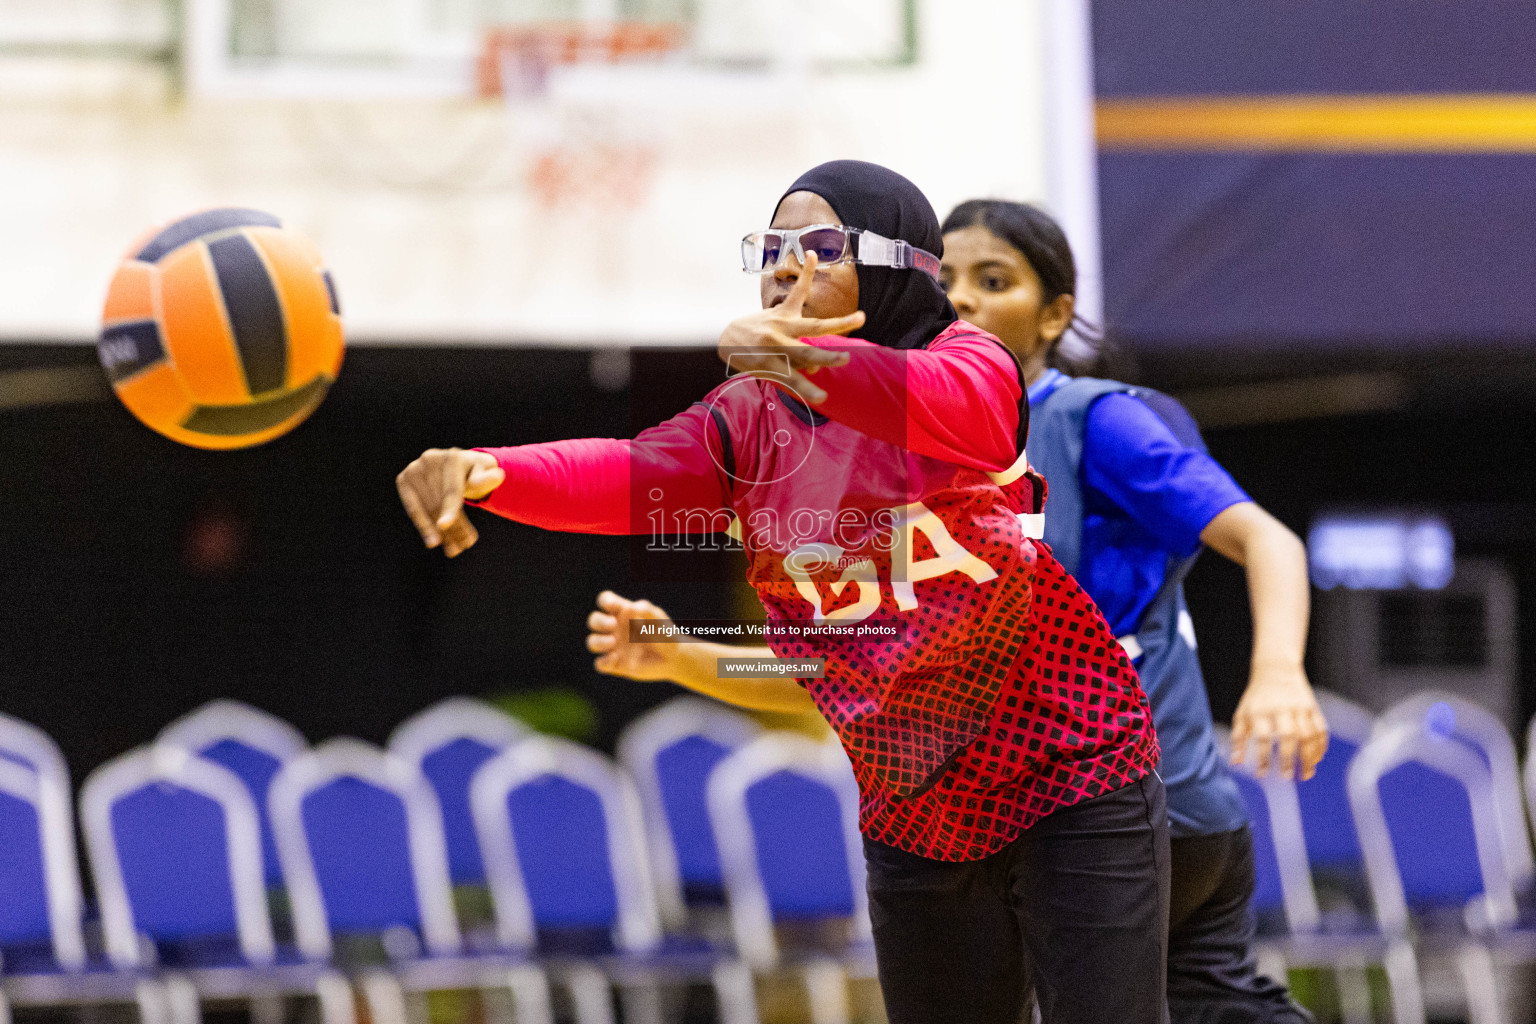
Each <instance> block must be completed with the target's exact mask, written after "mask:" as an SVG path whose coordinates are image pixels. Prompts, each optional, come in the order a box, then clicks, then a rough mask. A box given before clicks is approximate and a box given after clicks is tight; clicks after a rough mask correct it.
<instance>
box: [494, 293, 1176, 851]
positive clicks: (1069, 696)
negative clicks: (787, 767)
mask: <svg viewBox="0 0 1536 1024" xmlns="http://www.w3.org/2000/svg"><path fill="white" fill-rule="evenodd" d="M810 340H811V341H812V343H813V344H818V345H828V346H836V347H839V348H843V347H846V348H847V349H848V350H849V352H850V355H851V358H850V360H849V362H848V364H847V365H845V366H842V367H836V368H830V367H829V368H823V369H821V370H819V371H817V373H816V374H815V376H814V378H813V379H814V381H815V383H816V384H817V385H818V386H819V387H821V388H822V389H823V390H824V391H825V392H826V394H827V399H826V401H825V402H823V403H822V404H821V405H820V406H817V407H816V408H815V409H814V410H812V409H810V408H808V407H806V406H804V405H803V404H802V403H800V402H799V400H798V399H797V398H796V397H795V396H793V395H791V394H790V393H788V392H786V391H785V390H783V389H780V388H779V387H778V386H776V385H774V384H772V383H769V382H766V381H763V380H761V379H757V378H751V377H734V378H731V379H729V380H727V382H726V383H725V384H722V385H721V386H720V387H719V388H716V389H715V390H714V391H713V392H711V393H710V394H709V395H708V396H706V398H705V399H704V400H703V401H702V402H700V403H698V404H696V405H694V406H692V407H691V408H689V409H688V410H686V411H684V412H683V413H681V414H679V415H678V416H675V417H673V418H672V419H671V420H668V421H667V422H666V423H663V424H661V425H659V426H656V427H652V428H651V429H649V430H646V431H643V432H642V433H641V434H640V435H639V436H638V437H636V438H635V439H634V440H633V441H622V440H581V441H561V442H555V443H552V444H539V445H528V446H523V447H518V448H500V449H485V450H487V451H490V452H492V453H493V454H494V455H495V456H496V458H497V461H498V463H499V464H500V465H501V467H502V469H503V470H504V471H505V472H506V474H507V479H506V481H505V482H504V483H503V484H502V485H501V486H500V487H498V488H497V490H496V491H495V492H494V493H493V494H492V495H491V496H490V497H489V498H488V499H486V501H485V502H484V506H485V507H486V508H489V509H490V510H492V511H494V512H497V513H499V514H501V515H504V516H507V517H509V518H512V519H516V520H519V521H521V522H525V523H531V524H533V525H536V526H541V527H545V528H548V529H557V530H577V531H583V532H594V533H642V534H645V533H655V532H657V531H658V530H665V531H666V532H667V533H668V534H671V535H676V534H681V533H687V532H696V531H700V530H718V529H722V528H723V527H724V525H725V523H726V522H727V521H729V520H730V519H731V518H733V517H734V518H736V519H738V520H739V521H740V522H739V525H740V526H741V527H742V531H741V532H742V535H743V541H744V544H745V547H746V550H747V554H748V556H749V559H750V569H749V579H750V581H751V582H752V584H753V586H754V587H756V589H757V591H758V594H759V597H760V598H761V599H762V601H763V604H764V607H765V608H766V609H767V611H768V616H769V622H770V625H777V626H780V627H795V626H796V625H797V624H809V623H814V624H825V623H837V624H839V625H841V624H856V625H859V624H861V625H862V626H866V627H871V628H870V633H871V635H880V636H884V637H886V639H878V640H877V639H867V638H865V639H853V640H829V639H825V638H812V639H803V640H801V639H785V638H784V636H785V635H792V634H793V630H792V628H791V629H790V630H789V632H788V633H787V634H780V638H779V639H776V640H775V639H771V640H770V642H771V645H772V646H773V647H774V649H775V651H776V652H777V653H778V654H780V655H781V656H785V657H818V656H819V657H825V658H826V675H825V677H823V678H818V679H806V680H802V682H803V683H804V684H805V685H806V687H807V689H808V690H809V691H810V693H811V696H812V697H813V698H814V699H815V701H816V703H817V706H818V708H820V710H821V711H822V713H823V715H824V716H825V717H826V718H827V720H828V722H829V723H830V724H831V725H832V726H833V728H834V729H835V730H837V732H838V735H839V737H840V738H841V739H842V742H843V745H844V747H845V749H847V750H848V752H849V755H850V758H851V760H852V762H853V765H854V771H855V774H856V775H857V777H858V780H859V784H860V792H861V795H862V800H861V824H862V826H863V828H864V830H865V833H866V834H868V835H870V836H871V837H872V838H875V839H878V840H881V841H883V842H887V843H890V844H892V845H895V846H898V847H900V848H902V849H906V850H909V851H910V852H913V853H918V854H920V855H923V856H928V857H934V858H938V859H945V860H968V859H974V858H977V857H981V856H985V855H987V854H989V853H992V852H994V851H995V850H997V849H999V848H1000V847H1001V846H1002V845H1004V844H1005V843H1006V842H1007V841H1008V840H1009V839H1011V838H1012V837H1013V836H1015V835H1017V834H1018V832H1019V831H1020V830H1022V829H1023V828H1026V827H1028V825H1029V824H1031V823H1032V822H1033V821H1035V820H1036V819H1038V818H1039V817H1040V816H1042V815H1044V814H1048V813H1050V811H1052V810H1054V809H1056V808H1057V807H1061V806H1066V805H1069V804H1072V803H1076V802H1078V801H1080V800H1084V799H1088V798H1090V797H1093V796H1097V795H1099V794H1100V793H1104V792H1107V791H1109V790H1111V789H1115V788H1119V787H1120V786H1122V785H1125V784H1127V783H1129V782H1131V781H1134V780H1135V779H1137V778H1139V777H1140V776H1141V775H1142V774H1144V773H1145V772H1146V771H1148V770H1150V769H1151V767H1152V766H1153V765H1154V764H1155V763H1156V760H1157V744H1156V740H1155V738H1154V737H1153V734H1152V731H1151V718H1150V714H1149V713H1148V711H1147V706H1146V700H1145V697H1144V696H1143V695H1142V693H1141V690H1140V688H1139V687H1138V686H1137V684H1136V677H1135V672H1134V670H1133V669H1132V668H1131V666H1130V663H1129V662H1128V661H1127V660H1126V659H1125V657H1124V655H1123V653H1122V652H1121V650H1120V647H1119V645H1118V644H1116V643H1115V641H1114V638H1113V636H1111V635H1110V633H1109V630H1108V629H1107V627H1105V625H1104V623H1103V619H1102V617H1101V616H1099V614H1098V611H1097V609H1095V608H1094V607H1093V605H1092V603H1091V602H1090V601H1089V600H1088V599H1087V597H1086V595H1084V594H1083V593H1082V591H1081V589H1080V588H1078V587H1077V585H1076V583H1075V581H1073V580H1072V579H1071V577H1070V576H1067V575H1066V574H1065V573H1064V572H1062V571H1061V569H1060V566H1059V565H1057V563H1056V562H1055V560H1054V559H1053V558H1051V556H1050V554H1049V549H1048V548H1045V547H1044V546H1043V545H1042V544H1039V543H1038V541H1036V540H1033V539H1031V538H1032V537H1036V536H1038V534H1032V533H1029V532H1028V528H1027V525H1026V524H1027V519H1026V520H1021V519H1020V518H1019V514H1020V513H1025V514H1026V515H1027V514H1030V513H1038V512H1039V511H1040V507H1041V502H1042V501H1043V496H1044V494H1043V491H1044V489H1043V483H1040V482H1039V479H1038V477H1034V476H1033V475H1032V474H1025V472H1024V464H1023V456H1022V452H1023V442H1024V433H1025V431H1024V430H1022V429H1021V424H1020V420H1021V418H1022V417H1027V406H1026V405H1025V403H1024V402H1023V401H1022V399H1023V390H1022V382H1021V379H1020V373H1019V370H1018V367H1017V364H1016V363H1015V362H1014V361H1013V358H1012V356H1011V355H1010V354H1009V353H1008V352H1007V350H1006V349H1004V348H1003V347H1002V345H1001V343H1000V342H998V341H997V339H995V338H993V337H991V336H990V335H986V334H983V333H982V332H980V331H978V330H977V329H976V328H974V327H972V326H971V325H969V324H965V323H963V322H962V323H957V324H955V325H953V326H952V327H951V328H950V329H948V330H946V331H945V332H944V333H943V334H941V335H940V336H939V337H938V338H937V339H935V341H934V342H933V343H932V344H931V345H929V346H928V347H927V348H926V349H923V350H916V351H896V350H890V349H884V348H880V347H877V346H874V345H870V344H868V343H864V342H857V341H850V340H848V339H844V338H822V339H810ZM874 627H880V629H883V630H885V632H883V633H882V632H880V630H879V629H875V628H874Z"/></svg>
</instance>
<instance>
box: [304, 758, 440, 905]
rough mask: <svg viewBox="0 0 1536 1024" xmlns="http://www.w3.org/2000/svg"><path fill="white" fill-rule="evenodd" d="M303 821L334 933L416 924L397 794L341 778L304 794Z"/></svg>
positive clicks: (407, 843) (413, 887)
mask: <svg viewBox="0 0 1536 1024" xmlns="http://www.w3.org/2000/svg"><path fill="white" fill-rule="evenodd" d="M303 822H304V832H305V835H306V836H307V837H308V839H309V849H310V854H311V856H312V857H313V859H314V865H315V875H316V878H317V880H318V882H319V885H320V891H321V893H322V895H323V898H324V902H325V909H326V916H327V918H328V919H329V921H330V926H331V929H332V930H333V931H336V932H378V931H382V930H384V929H386V928H390V927H393V926H396V925H404V926H407V927H412V928H416V927H419V926H420V924H421V917H420V909H419V905H418V902H417V899H416V883H415V880H414V878H413V876H412V873H411V846H410V838H409V833H408V830H407V827H406V813H405V806H404V804H403V803H402V802H401V800H400V798H399V797H398V796H396V795H395V794H394V793H391V792H389V791H388V790H386V789H383V788H382V787H379V786H375V785H373V784H372V783H369V782H365V781H363V780H362V779H358V778H354V777H352V776H343V777H341V778H337V779H334V780H332V781H331V782H329V783H327V784H325V785H323V786H320V787H319V788H317V789H315V790H314V791H313V792H311V793H309V794H308V795H306V796H305V797H304V801H303Z"/></svg>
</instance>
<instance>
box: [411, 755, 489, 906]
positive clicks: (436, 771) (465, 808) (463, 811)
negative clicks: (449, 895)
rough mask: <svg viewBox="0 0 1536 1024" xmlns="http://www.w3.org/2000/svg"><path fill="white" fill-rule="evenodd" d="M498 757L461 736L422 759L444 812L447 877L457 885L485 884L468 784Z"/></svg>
mask: <svg viewBox="0 0 1536 1024" xmlns="http://www.w3.org/2000/svg"><path fill="white" fill-rule="evenodd" d="M498 753H500V750H499V748H497V747H493V746H491V745H490V744H489V743H485V742H482V741H481V740H477V739H474V738H472V737H469V736H461V737H459V738H458V739H455V740H452V741H450V742H448V743H445V744H444V745H443V746H441V747H438V748H437V749H436V750H434V751H432V752H431V753H430V754H428V755H427V756H426V757H424V758H422V759H421V771H422V774H424V775H425V776H426V777H427V781H428V782H430V783H432V788H433V790H435V791H436V793H437V802H438V804H439V805H440V806H441V807H442V810H443V833H444V837H445V838H446V839H447V842H448V873H449V875H450V876H451V877H452V879H453V881H454V882H455V883H458V884H461V885H463V884H475V883H479V882H484V881H485V865H484V863H482V862H481V860H480V842H479V840H478V839H477V838H476V836H475V819H474V815H473V814H472V813H471V812H470V809H469V783H470V780H471V779H472V778H474V775H475V772H477V771H479V770H480V766H481V765H483V764H485V762H487V761H489V760H490V759H491V758H493V757H495V756H496V755H497V754H498Z"/></svg>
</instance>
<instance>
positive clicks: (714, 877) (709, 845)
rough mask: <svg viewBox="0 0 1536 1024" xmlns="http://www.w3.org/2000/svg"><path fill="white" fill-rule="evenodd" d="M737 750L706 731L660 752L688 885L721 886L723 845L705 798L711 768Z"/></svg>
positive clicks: (664, 793)
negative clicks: (710, 817)
mask: <svg viewBox="0 0 1536 1024" xmlns="http://www.w3.org/2000/svg"><path fill="white" fill-rule="evenodd" d="M730 752H731V750H730V748H729V747H727V746H725V745H724V744H722V743H716V742H715V741H714V740H711V739H709V738H707V737H705V736H685V737H683V738H682V739H681V740H679V741H677V742H676V743H673V744H671V745H670V746H668V747H665V748H664V749H662V750H661V751H660V752H659V753H657V755H656V777H657V781H658V782H659V783H660V786H661V801H662V806H663V807H664V808H665V810H666V815H667V828H668V829H669V831H670V833H671V836H672V844H673V847H674V848H675V849H676V851H677V868H678V874H679V875H680V876H681V877H682V880H683V882H684V884H685V885H688V886H691V887H699V888H703V889H718V888H719V886H720V885H721V878H720V851H719V849H718V847H717V846H716V845H715V830H714V826H713V825H712V824H710V820H709V805H708V801H707V800H706V799H705V792H706V787H707V784H708V782H709V773H710V772H711V771H713V770H714V768H715V765H717V764H719V763H720V761H721V760H722V759H723V758H724V757H725V756H726V755H727V754H729V753H730Z"/></svg>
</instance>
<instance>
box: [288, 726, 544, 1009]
mask: <svg viewBox="0 0 1536 1024" xmlns="http://www.w3.org/2000/svg"><path fill="white" fill-rule="evenodd" d="M269 803H270V807H269V810H270V813H271V817H272V824H273V828H274V830H275V832H276V835H277V848H278V854H279V856H280V857H281V858H282V862H283V871H284V874H285V876H286V878H287V882H288V892H289V896H290V898H291V900H292V902H293V915H294V929H295V933H296V936H297V941H298V945H299V949H300V951H301V952H302V954H303V955H304V956H305V957H306V958H308V959H309V960H310V961H312V962H315V963H331V962H333V961H335V960H336V959H338V958H340V959H343V960H345V959H346V958H347V957H346V954H345V952H344V951H338V949H337V940H338V939H342V940H354V939H360V940H364V941H367V942H376V943H377V944H378V945H379V946H380V947H381V948H382V950H383V952H384V954H385V957H386V959H387V963H386V964H383V965H377V964H360V965H358V967H359V984H360V987H361V988H362V991H363V995H364V998H365V999H366V1000H367V1002H368V1005H369V1008H370V1012H371V1013H372V1014H373V1016H374V1019H375V1020H377V1021H383V1022H387V1024H396V1022H401V1021H404V1020H405V992H407V991H412V992H425V991H437V990H444V989H470V988H491V987H505V988H506V989H508V990H510V992H511V993H512V995H513V998H514V1000H515V1002H516V1007H517V1014H518V1019H519V1021H520V1022H532V1024H548V1022H550V1021H552V1019H553V1012H552V1008H551V1004H550V999H549V988H548V984H547V981H546V979H545V976H544V973H543V972H542V971H541V970H540V969H538V968H537V967H535V966H534V965H532V964H530V963H528V962H527V961H526V960H525V959H523V958H518V957H476V956H464V955H463V943H462V940H461V937H460V934H459V926H458V920H457V916H456V915H455V912H454V906H453V895H452V890H451V887H450V882H449V876H448V859H447V852H446V845H445V842H444V838H443V826H442V814H441V811H440V810H439V808H438V804H437V796H436V794H435V793H434V792H433V790H432V786H431V784H430V783H429V782H428V781H427V779H426V777H425V776H423V775H422V774H421V771H420V770H419V769H418V768H417V767H416V766H415V765H413V764H411V763H410V762H409V761H406V760H405V759H403V758H400V757H397V756H395V755H393V754H390V753H387V752H385V751H383V750H380V749H379V748H377V747H374V746H371V745H369V744H367V743H364V742H363V741H361V740H356V739H351V738H345V737H343V738H338V739H332V740H328V741H327V742H325V743H322V744H321V745H320V746H318V747H316V748H314V749H313V750H310V751H307V752H306V753H304V754H301V755H300V756H298V757H296V758H294V759H293V760H292V761H290V762H289V763H288V764H287V765H285V766H284V767H283V770H282V771H281V772H279V773H278V775H277V777H276V778H275V779H274V780H273V781H272V790H271V795H270V797H269Z"/></svg>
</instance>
